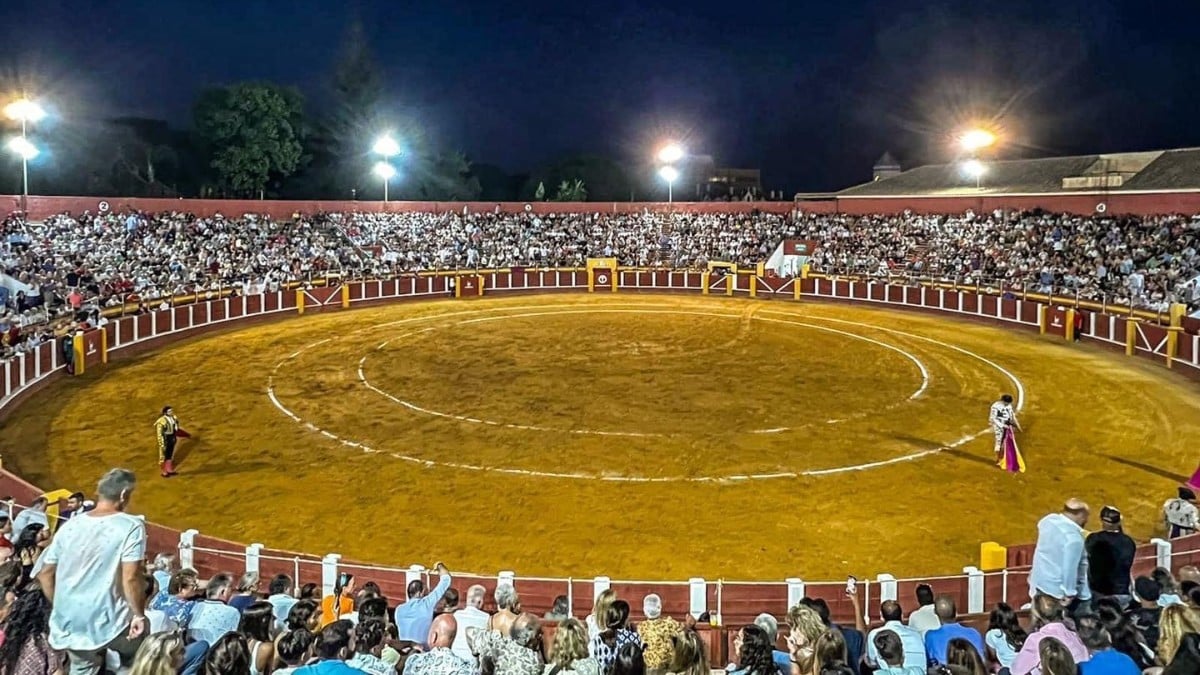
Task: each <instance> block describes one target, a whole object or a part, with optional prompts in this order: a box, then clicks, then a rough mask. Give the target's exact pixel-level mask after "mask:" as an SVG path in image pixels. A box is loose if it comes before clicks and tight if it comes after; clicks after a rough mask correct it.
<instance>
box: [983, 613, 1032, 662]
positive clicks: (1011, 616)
mask: <svg viewBox="0 0 1200 675" xmlns="http://www.w3.org/2000/svg"><path fill="white" fill-rule="evenodd" d="M988 630H998V631H1000V634H1001V635H1003V636H1004V641H1005V642H1007V643H1008V646H1009V647H1012V650H1013V651H1014V652H1019V651H1021V647H1022V646H1024V644H1025V638H1027V637H1029V634H1028V633H1026V632H1025V629H1024V628H1021V622H1020V621H1018V620H1017V613H1016V612H1014V611H1013V608H1012V607H1010V606H1009V605H1008V604H1007V603H1004V602H998V603H996V608H995V609H993V610H992V613H991V615H990V616H988Z"/></svg>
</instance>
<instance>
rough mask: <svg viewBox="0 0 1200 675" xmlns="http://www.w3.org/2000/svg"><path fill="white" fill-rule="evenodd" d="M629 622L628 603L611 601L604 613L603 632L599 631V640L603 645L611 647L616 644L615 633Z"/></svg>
mask: <svg viewBox="0 0 1200 675" xmlns="http://www.w3.org/2000/svg"><path fill="white" fill-rule="evenodd" d="M627 621H629V603H628V602H625V601H624V600H613V604H611V605H609V606H608V609H607V610H605V612H604V630H602V631H600V639H601V640H604V644H606V645H608V646H610V647H611V646H613V645H615V644H616V643H617V633H618V632H619V631H620V630H621V629H623V628H625V624H626V622H627Z"/></svg>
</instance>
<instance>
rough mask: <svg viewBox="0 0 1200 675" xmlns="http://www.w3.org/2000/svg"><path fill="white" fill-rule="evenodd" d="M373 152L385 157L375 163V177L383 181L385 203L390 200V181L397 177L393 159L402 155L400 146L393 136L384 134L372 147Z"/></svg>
mask: <svg viewBox="0 0 1200 675" xmlns="http://www.w3.org/2000/svg"><path fill="white" fill-rule="evenodd" d="M371 150H372V151H373V152H374V153H375V154H377V155H380V156H382V157H383V160H382V161H379V162H376V163H375V169H374V170H375V175H376V176H379V177H380V178H382V179H383V201H385V202H386V201H387V200H388V181H390V180H391V179H392V177H393V176H395V175H396V167H394V166H392V163H391V159H392V157H394V156H396V155H398V154H400V144H399V143H397V142H396V139H394V138H392V136H391V134H384V135H382V136H380V137H379V139H378V140H376V141H375V145H373V146H371Z"/></svg>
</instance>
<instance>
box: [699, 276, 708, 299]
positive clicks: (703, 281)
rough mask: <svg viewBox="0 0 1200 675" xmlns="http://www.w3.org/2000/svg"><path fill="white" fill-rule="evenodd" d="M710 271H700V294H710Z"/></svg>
mask: <svg viewBox="0 0 1200 675" xmlns="http://www.w3.org/2000/svg"><path fill="white" fill-rule="evenodd" d="M708 274H709V273H708V272H701V273H700V294H701V295H708Z"/></svg>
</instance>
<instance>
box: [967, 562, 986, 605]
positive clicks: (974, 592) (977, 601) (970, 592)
mask: <svg viewBox="0 0 1200 675" xmlns="http://www.w3.org/2000/svg"><path fill="white" fill-rule="evenodd" d="M963 573H964V574H966V575H967V612H968V613H969V614H982V613H983V581H984V577H983V572H982V571H980V569H979V568H978V567H964V568H963Z"/></svg>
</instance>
